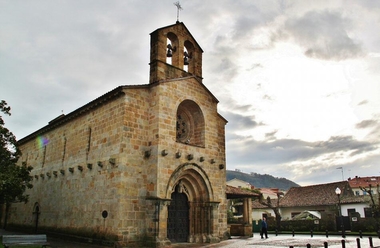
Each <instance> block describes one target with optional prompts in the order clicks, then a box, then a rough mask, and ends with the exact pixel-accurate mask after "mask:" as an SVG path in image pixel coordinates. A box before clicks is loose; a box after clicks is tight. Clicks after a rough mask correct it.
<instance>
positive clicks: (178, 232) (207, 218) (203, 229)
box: [166, 163, 215, 243]
mask: <svg viewBox="0 0 380 248" xmlns="http://www.w3.org/2000/svg"><path fill="white" fill-rule="evenodd" d="M166 192H167V193H166V197H167V198H168V199H171V203H170V204H169V206H168V226H167V234H168V237H167V238H168V239H169V240H170V241H171V242H191V243H193V242H196V243H203V242H209V239H210V236H211V235H212V233H213V230H212V229H213V224H212V223H213V218H214V214H213V208H214V207H215V202H214V201H213V190H212V187H211V184H210V181H209V179H208V176H207V174H206V173H205V171H204V170H203V169H202V168H201V167H200V166H198V165H197V164H193V163H186V164H183V165H181V166H179V167H178V168H177V169H176V170H175V171H174V172H173V174H172V176H171V177H170V179H169V182H168V186H167V191H166ZM174 218H177V221H180V222H181V223H182V224H181V225H178V224H174V221H175V220H174ZM177 225H178V226H177ZM175 228H176V229H175ZM186 236H187V237H186Z"/></svg>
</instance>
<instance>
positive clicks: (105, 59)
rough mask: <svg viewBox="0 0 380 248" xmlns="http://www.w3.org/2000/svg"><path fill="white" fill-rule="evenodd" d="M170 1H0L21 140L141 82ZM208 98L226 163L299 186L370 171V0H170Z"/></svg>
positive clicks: (6, 82) (373, 71)
mask: <svg viewBox="0 0 380 248" xmlns="http://www.w3.org/2000/svg"><path fill="white" fill-rule="evenodd" d="M175 2H176V1H175V0H160V1H157V0H145V1H141V0H107V1H104V0H103V1H100V0H65V1H64V0H57V1H50V0H33V1H23V0H0V100H5V101H6V102H7V103H8V105H9V106H11V108H12V110H11V112H12V116H10V117H8V116H3V115H2V116H3V118H4V119H5V126H6V127H7V128H8V129H10V130H11V131H12V132H13V133H14V134H15V135H16V137H17V139H21V138H23V137H25V136H27V135H28V134H31V133H32V132H34V131H36V130H38V129H40V128H42V127H44V126H46V125H47V124H48V122H49V121H51V120H52V119H54V118H56V117H57V116H59V115H60V114H62V113H64V114H68V113H70V112H72V111H74V110H75V109H77V108H79V107H81V106H83V105H85V104H86V103H88V102H90V101H92V100H93V99H95V98H97V97H99V96H101V95H103V94H104V93H106V92H108V91H110V90H112V89H114V88H116V87H118V86H120V85H134V84H147V83H149V52H150V51H149V49H150V36H149V34H150V33H151V32H153V31H154V30H156V29H158V28H161V27H165V26H168V25H172V24H174V23H175V22H176V21H177V8H176V6H175V5H174V3H175ZM180 5H181V7H182V10H181V11H179V21H181V22H183V23H184V24H185V25H186V27H187V28H188V29H189V30H190V32H191V33H192V35H193V37H194V38H195V39H196V40H197V42H198V44H199V45H200V46H201V47H202V49H203V51H204V54H203V78H204V79H203V83H204V84H205V86H206V87H207V88H208V89H209V90H210V91H211V92H212V93H213V94H214V96H215V97H216V98H217V99H218V100H219V104H218V112H219V113H220V114H221V115H222V116H223V117H224V118H226V119H227V120H228V124H227V125H226V159H227V161H226V164H227V166H226V167H227V169H228V170H240V171H242V172H246V173H250V172H255V173H259V174H270V175H272V176H274V177H279V178H287V179H289V180H292V181H294V182H296V183H298V184H300V185H302V186H306V185H312V184H321V183H329V182H336V181H341V180H346V179H347V178H349V177H355V176H360V177H366V176H380V108H379V107H380V32H379V30H380V1H373V0H361V1H357V0H345V1H343V0H342V1H339V0H335V1H331V0H326V1H325V0H318V1H312V0H298V1H296V0H294V1H286V0H282V1H281V0H255V1H253V0H246V1H244V0H239V1H236V0H218V1H203V0H182V1H180Z"/></svg>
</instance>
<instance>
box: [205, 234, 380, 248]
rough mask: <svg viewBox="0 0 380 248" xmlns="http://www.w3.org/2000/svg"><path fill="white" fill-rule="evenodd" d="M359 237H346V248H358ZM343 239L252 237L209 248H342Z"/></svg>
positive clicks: (376, 242)
mask: <svg viewBox="0 0 380 248" xmlns="http://www.w3.org/2000/svg"><path fill="white" fill-rule="evenodd" d="M357 238H358V237H350V236H348V237H346V238H345V239H344V240H345V247H346V248H357V247H358V246H357V240H356V239H357ZM342 240H343V238H342V237H340V236H329V237H326V236H315V235H314V236H313V237H311V236H310V235H298V236H297V235H296V236H295V237H293V236H292V235H279V236H270V237H269V238H268V239H261V238H260V237H252V238H246V239H241V238H240V239H237V238H232V239H229V240H226V241H222V242H220V243H218V244H209V245H207V246H203V247H208V248H216V247H223V248H241V247H255V248H268V247H273V248H289V247H290V246H293V247H294V248H296V247H307V244H310V245H311V247H312V248H317V247H324V242H327V244H328V247H329V248H341V247H342ZM359 240H360V247H361V248H367V247H370V246H369V238H368V237H363V238H361V239H359ZM372 244H373V248H375V247H380V239H379V238H378V237H372Z"/></svg>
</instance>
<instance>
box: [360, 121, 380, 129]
mask: <svg viewBox="0 0 380 248" xmlns="http://www.w3.org/2000/svg"><path fill="white" fill-rule="evenodd" d="M378 124H379V123H378V121H376V120H364V121H361V122H360V123H358V124H356V128H359V129H361V128H368V127H374V126H377V125H378Z"/></svg>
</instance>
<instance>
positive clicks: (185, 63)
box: [183, 57, 189, 65]
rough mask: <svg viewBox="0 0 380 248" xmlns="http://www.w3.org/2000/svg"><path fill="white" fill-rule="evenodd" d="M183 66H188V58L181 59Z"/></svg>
mask: <svg viewBox="0 0 380 248" xmlns="http://www.w3.org/2000/svg"><path fill="white" fill-rule="evenodd" d="M183 64H184V65H189V58H188V57H184V58H183Z"/></svg>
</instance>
